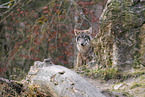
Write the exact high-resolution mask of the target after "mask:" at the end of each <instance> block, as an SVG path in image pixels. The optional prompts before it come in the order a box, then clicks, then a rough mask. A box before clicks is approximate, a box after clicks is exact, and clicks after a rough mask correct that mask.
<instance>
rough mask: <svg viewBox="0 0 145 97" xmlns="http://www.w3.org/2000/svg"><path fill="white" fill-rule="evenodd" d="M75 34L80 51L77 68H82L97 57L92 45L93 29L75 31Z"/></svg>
mask: <svg viewBox="0 0 145 97" xmlns="http://www.w3.org/2000/svg"><path fill="white" fill-rule="evenodd" d="M74 33H75V36H76V46H77V49H78V54H77V60H76V65H75V67H80V66H82V65H86V64H87V63H88V62H90V61H91V60H92V59H93V58H94V56H95V53H94V48H93V46H92V45H91V40H92V36H91V34H92V27H90V28H89V29H87V30H77V29H74Z"/></svg>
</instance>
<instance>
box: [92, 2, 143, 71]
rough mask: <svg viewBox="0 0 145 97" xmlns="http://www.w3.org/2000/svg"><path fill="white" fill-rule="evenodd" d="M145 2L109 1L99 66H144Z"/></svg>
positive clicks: (103, 18)
mask: <svg viewBox="0 0 145 97" xmlns="http://www.w3.org/2000/svg"><path fill="white" fill-rule="evenodd" d="M144 4H145V2H144V1H139V0H133V1H123V0H121V1H120V0H115V1H114V0H108V2H107V5H106V7H105V9H104V11H103V13H102V15H101V17H100V29H99V35H98V36H97V37H96V39H95V41H96V43H95V44H94V45H96V52H97V53H98V57H99V59H100V61H99V63H98V64H99V65H105V66H106V67H108V66H112V67H113V68H115V69H117V70H124V69H129V68H131V67H137V66H139V65H144V64H145V61H143V60H144V58H145V57H144V55H145V50H144V47H145V44H144V38H143V37H141V36H144V35H145V33H144V28H143V27H144V24H145V15H144V13H145V6H144Z"/></svg>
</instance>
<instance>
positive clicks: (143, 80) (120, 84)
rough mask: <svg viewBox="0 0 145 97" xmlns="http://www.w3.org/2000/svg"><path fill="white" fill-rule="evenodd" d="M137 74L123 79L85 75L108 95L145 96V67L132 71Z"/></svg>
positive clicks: (110, 96)
mask: <svg viewBox="0 0 145 97" xmlns="http://www.w3.org/2000/svg"><path fill="white" fill-rule="evenodd" d="M132 74H134V75H135V76H132V77H128V78H126V79H125V80H123V81H120V80H118V79H109V80H107V81H106V80H102V79H99V78H98V79H97V78H96V79H94V78H90V77H86V76H84V78H85V79H86V80H88V81H89V82H90V83H91V84H92V85H94V86H95V87H96V88H99V90H100V91H101V92H102V93H104V94H105V95H106V96H107V97H145V68H142V69H136V70H134V71H133V72H132Z"/></svg>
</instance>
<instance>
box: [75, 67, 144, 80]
mask: <svg viewBox="0 0 145 97" xmlns="http://www.w3.org/2000/svg"><path fill="white" fill-rule="evenodd" d="M76 72H77V73H79V74H82V75H84V76H87V77H90V78H94V79H96V78H97V79H98V78H99V79H101V80H105V81H108V80H111V79H116V80H119V81H124V80H126V79H128V78H133V77H138V76H141V75H142V74H145V69H144V68H138V69H134V71H129V70H128V72H124V71H117V70H115V69H113V68H102V69H99V70H90V69H87V68H86V66H82V67H79V68H77V69H76Z"/></svg>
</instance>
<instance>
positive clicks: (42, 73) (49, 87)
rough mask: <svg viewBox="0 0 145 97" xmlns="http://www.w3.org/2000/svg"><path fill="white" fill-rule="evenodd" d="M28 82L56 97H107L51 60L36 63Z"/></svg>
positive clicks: (29, 74)
mask: <svg viewBox="0 0 145 97" xmlns="http://www.w3.org/2000/svg"><path fill="white" fill-rule="evenodd" d="M27 80H29V81H30V84H31V85H34V86H37V89H38V90H39V91H40V92H42V93H45V94H46V95H50V94H51V95H52V96H54V97H105V96H104V95H103V94H102V93H101V92H100V91H99V90H98V89H97V88H95V87H94V86H92V85H91V84H90V83H89V82H87V81H86V80H85V79H83V78H82V77H81V76H80V75H78V74H77V73H76V72H74V71H72V70H70V69H68V68H65V67H63V66H60V65H54V64H53V63H52V62H51V61H50V59H45V60H44V62H40V61H36V62H35V63H34V66H31V69H30V71H29V73H28V75H27Z"/></svg>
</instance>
